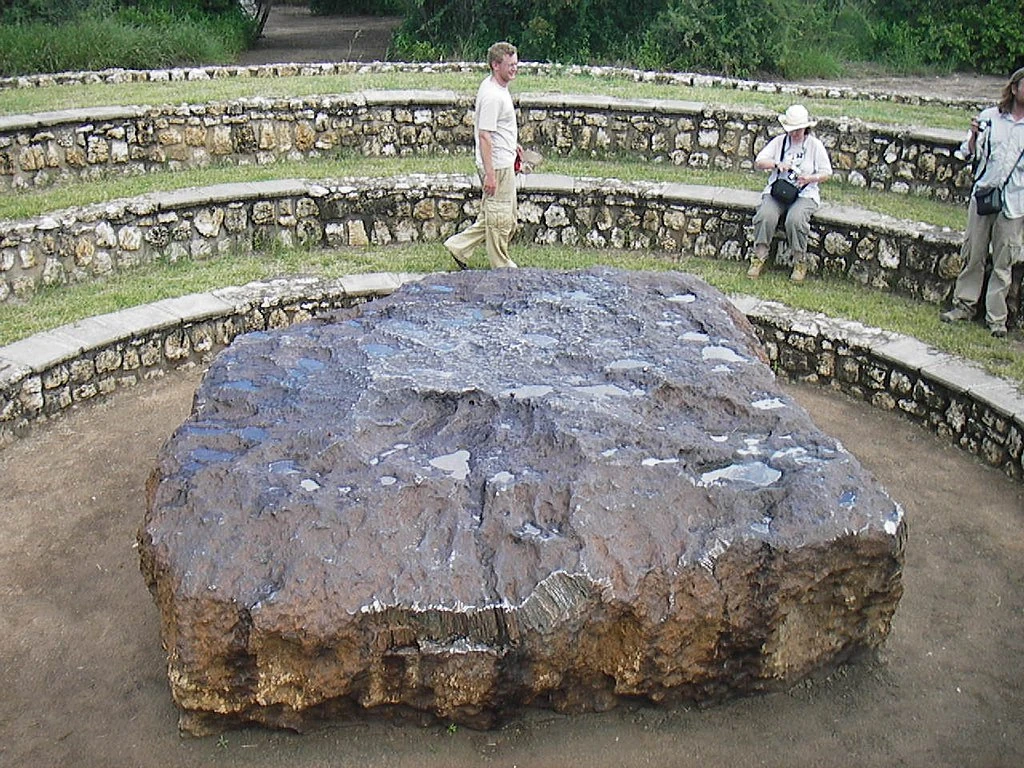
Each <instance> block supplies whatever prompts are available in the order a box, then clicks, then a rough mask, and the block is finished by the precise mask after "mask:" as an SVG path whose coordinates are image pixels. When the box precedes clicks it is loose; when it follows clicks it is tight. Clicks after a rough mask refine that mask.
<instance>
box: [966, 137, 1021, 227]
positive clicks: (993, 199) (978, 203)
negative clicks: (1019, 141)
mask: <svg viewBox="0 0 1024 768" xmlns="http://www.w3.org/2000/svg"><path fill="white" fill-rule="evenodd" d="M1022 157H1024V149H1022V150H1021V152H1020V155H1018V156H1017V162H1016V163H1014V164H1013V165H1011V166H1010V173H1011V174H1012V173H1013V169H1014V168H1016V167H1017V163H1019V162H1020V159H1021V158H1022ZM1009 180H1010V177H1009V176H1007V177H1006V181H1004V182H1003V183H1002V184H1000V185H999V186H998V187H988V188H982V189H978V190H976V191H975V193H974V204H975V207H976V208H977V211H978V215H979V216H991V215H992V214H993V213H999V212H1000V211H1001V210H1003V187H1005V186H1006V184H1007V182H1009Z"/></svg>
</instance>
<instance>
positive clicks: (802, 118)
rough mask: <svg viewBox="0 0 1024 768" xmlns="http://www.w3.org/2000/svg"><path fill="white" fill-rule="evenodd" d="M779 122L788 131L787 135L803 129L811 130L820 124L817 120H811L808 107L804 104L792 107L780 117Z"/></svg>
mask: <svg viewBox="0 0 1024 768" xmlns="http://www.w3.org/2000/svg"><path fill="white" fill-rule="evenodd" d="M779 122H780V123H782V127H783V128H785V129H786V133H789V132H790V131H796V130H799V129H801V128H811V127H813V126H815V125H817V124H818V121H817V120H811V116H810V115H809V114H807V107H805V106H804V105H803V104H794V105H793V106H791V107H790V108H789V109H787V110H786V111H785V113H784V114H781V115H779Z"/></svg>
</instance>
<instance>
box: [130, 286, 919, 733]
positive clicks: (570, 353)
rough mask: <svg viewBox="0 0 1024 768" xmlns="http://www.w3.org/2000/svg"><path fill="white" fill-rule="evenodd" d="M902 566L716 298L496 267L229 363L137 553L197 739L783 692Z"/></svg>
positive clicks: (888, 521)
mask: <svg viewBox="0 0 1024 768" xmlns="http://www.w3.org/2000/svg"><path fill="white" fill-rule="evenodd" d="M904 541H905V524H904V522H903V518H902V512H901V510H900V507H899V506H898V504H897V503H896V502H894V501H893V499H892V498H890V497H889V496H888V495H887V493H886V492H885V491H884V489H882V488H881V487H879V486H878V484H877V483H876V482H875V481H874V480H873V479H872V478H871V476H870V475H869V474H868V473H867V472H866V471H865V470H863V469H862V468H861V467H860V465H859V464H858V462H857V461H856V459H855V458H854V457H853V456H852V455H850V454H849V453H847V452H846V451H845V450H844V449H843V447H842V446H841V445H840V444H838V443H837V442H836V441H835V440H833V439H832V438H830V437H828V436H827V435H825V434H823V433H822V432H821V431H820V430H819V429H817V428H816V427H815V426H814V424H813V423H812V422H811V420H810V418H809V417H808V416H807V414H806V413H805V412H804V411H803V410H802V409H801V408H800V407H799V406H798V405H797V404H796V403H794V402H793V401H792V400H791V399H790V398H789V397H787V396H786V395H785V394H784V393H782V392H781V391H780V390H779V388H778V386H777V383H776V380H775V377H774V375H773V374H772V372H771V370H770V369H769V368H768V367H767V365H766V364H765V362H764V353H763V350H762V349H761V347H760V345H759V344H758V342H757V340H756V337H755V336H754V333H753V330H752V327H751V326H750V325H749V323H748V322H747V321H746V319H745V318H744V317H743V316H742V315H741V314H740V313H739V312H738V311H737V310H736V309H735V308H734V306H733V305H732V304H730V303H729V301H728V300H726V299H725V298H724V297H723V296H722V295H721V294H719V293H718V292H717V291H715V290H714V289H712V288H710V287H709V286H708V285H707V284H705V283H703V282H702V281H700V280H698V279H696V278H693V277H690V276H686V275H681V274H677V273H627V272H618V271H613V270H605V269H597V270H592V271H587V272H573V273H554V272H546V271H539V270H529V269H523V270H516V271H483V272H475V271H471V272H463V273H452V274H447V275H431V276H427V277H425V278H423V279H422V280H421V281H419V282H416V283H411V284H407V285H405V286H403V287H402V288H400V289H399V290H398V291H397V292H396V293H395V294H394V295H393V296H391V297H387V298H383V299H378V300H375V301H371V302H368V303H365V304H361V305H359V306H357V307H353V308H351V309H348V310H342V311H339V312H336V313H334V314H331V315H328V316H325V317H323V318H320V319H317V320H313V321H310V322H308V323H303V324H299V325H294V326H290V327H288V328H284V329H281V330H274V331H261V332H258V333H253V334H249V335H247V336H243V337H240V338H239V339H237V340H236V341H235V342H234V344H233V345H232V346H231V347H230V348H229V349H227V350H225V351H224V352H223V353H221V355H220V356H218V358H217V359H216V360H215V362H214V363H213V365H212V367H211V368H210V371H209V373H208V374H207V376H206V379H205V380H204V382H203V384H202V385H201V387H200V389H199V391H198V393H197V395H196V399H195V404H194V410H193V413H192V416H191V417H190V418H189V420H188V421H187V422H186V423H185V424H184V425H182V427H181V428H180V429H178V430H177V431H176V432H175V434H174V435H173V437H172V438H171V439H170V440H169V441H168V443H167V444H166V446H165V448H164V449H163V450H162V452H161V454H160V457H159V459H158V463H157V466H156V468H155V470H154V473H153V476H152V478H151V481H150V483H149V486H148V509H147V514H146V518H145V521H144V523H143V525H142V528H141V530H140V555H141V564H142V571H143V573H144V576H145V578H146V581H147V583H148V586H149V588H150V590H151V591H152V594H153V596H154V598H155V600H156V603H157V605H158V607H159V610H160V614H161V621H162V635H163V643H164V647H165V648H166V649H167V652H168V657H169V659H168V660H169V665H168V671H169V679H170V685H171V689H172V692H173V695H174V699H175V701H176V702H177V704H178V705H179V706H180V708H181V711H182V721H181V722H182V727H183V728H185V729H186V730H189V731H191V732H195V733H202V732H206V731H208V730H210V729H217V728H221V727H224V726H225V725H231V724H238V723H247V722H255V723H262V724H266V725H272V726H282V727H291V728H301V727H302V726H303V725H304V724H305V723H307V722H308V721H309V720H311V719H316V718H319V717H321V716H324V715H326V714H330V713H335V714H336V713H339V712H348V713H352V712H357V711H359V710H363V709H365V710H383V711H389V712H390V711H395V710H399V711H410V710H418V711H421V712H426V713H429V714H432V715H435V716H437V717H439V718H444V719H445V720H447V721H451V722H458V723H465V724H468V725H474V726H488V725H492V724H494V723H495V722H497V721H498V720H499V719H500V718H501V717H502V716H505V715H507V714H509V713H514V712H515V710H516V709H517V708H519V707H523V706H530V705H535V706H550V707H554V708H556V709H558V710H560V711H565V712H580V711H587V710H594V709H604V708H607V707H610V706H614V705H615V704H616V702H618V701H619V700H620V699H622V698H624V697H643V698H646V699H649V700H651V701H656V702H678V701H698V702H705V701H714V700H718V699H721V698H722V697H725V696H729V695H734V694H741V693H749V692H754V691H765V690H773V689H776V688H779V687H786V686H789V685H792V684H793V683H795V682H796V681H798V680H800V679H802V678H804V677H805V676H807V675H810V674H815V673H818V672H821V671H826V670H829V669H831V668H832V667H833V666H834V665H836V664H838V663H841V662H843V661H845V660H848V659H850V658H851V657H853V656H855V655H856V654H857V653H859V652H861V651H863V650H865V649H870V648H872V647H875V646H877V645H879V644H880V643H882V642H883V640H884V639H885V637H886V636H887V634H888V632H889V628H890V622H891V620H892V617H893V614H894V611H895V610H896V607H897V604H898V601H899V598H900V596H901V593H902V585H901V571H902V564H903V557H904V553H903V551H904Z"/></svg>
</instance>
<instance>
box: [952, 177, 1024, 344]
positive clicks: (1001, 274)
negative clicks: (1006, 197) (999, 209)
mask: <svg viewBox="0 0 1024 768" xmlns="http://www.w3.org/2000/svg"><path fill="white" fill-rule="evenodd" d="M1022 249H1024V219H1008V218H1006V216H1005V215H1004V214H1002V213H994V214H991V215H990V216H979V215H978V208H977V203H976V202H975V200H974V197H973V195H972V196H971V203H970V205H969V206H968V207H967V232H966V233H965V234H964V244H963V248H962V249H961V251H960V253H961V255H962V256H963V259H964V266H963V269H961V270H960V274H959V275H958V276H957V278H956V286H955V287H954V288H953V304H954V306H958V307H960V308H962V309H964V310H966V311H968V312H970V313H971V314H972V315H973V314H974V312H975V308H976V307H977V305H978V301H979V300H980V299H981V288H982V286H983V285H984V284H985V263H986V262H987V261H988V259H989V257H990V256H991V259H992V271H991V273H990V274H989V277H988V289H987V290H986V291H985V323H986V324H987V325H988V327H989V328H1006V314H1007V311H1006V295H1007V292H1008V291H1009V289H1010V281H1011V280H1012V274H1013V265H1014V264H1015V263H1017V262H1019V261H1020V260H1021V259H1024V250H1022Z"/></svg>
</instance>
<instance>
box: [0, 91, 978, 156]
mask: <svg viewBox="0 0 1024 768" xmlns="http://www.w3.org/2000/svg"><path fill="white" fill-rule="evenodd" d="M2 87H3V86H2V84H0V89H2ZM473 98H474V97H473V96H472V94H469V93H459V92H456V91H451V90H380V89H376V90H364V91H351V92H347V93H334V94H322V95H316V96H304V97H286V96H285V97H264V96H247V97H241V98H238V99H230V100H225V101H213V102H203V103H196V104H151V105H134V104H130V105H120V106H97V107H79V108H73V109H64V110H53V111H47V112H33V113H27V114H16V115H0V132H14V131H33V130H41V129H45V128H53V127H56V126H60V125H67V124H84V123H90V122H102V121H105V120H131V119H137V118H142V117H146V116H154V115H166V114H173V115H182V116H194V115H201V114H204V113H205V112H207V111H209V110H211V109H215V110H217V111H230V109H231V107H232V105H234V106H236V107H239V108H242V109H248V108H254V107H255V108H264V109H266V108H270V107H272V106H273V105H275V104H282V105H287V106H289V107H293V108H294V107H295V106H304V107H311V106H316V107H321V108H331V107H338V106H343V107H373V106H401V105H412V104H416V105H424V106H465V107H466V108H467V109H470V108H471V107H472V105H473ZM515 101H516V104H517V106H518V107H519V108H520V109H564V108H572V109H595V110H610V111H612V110H614V111H619V112H629V113H640V114H644V113H648V114H660V115H700V114H702V113H704V112H705V111H707V110H709V109H710V110H720V111H723V112H727V113H735V114H738V115H748V116H756V117H758V118H760V119H763V120H768V121H769V122H770V120H771V118H774V117H775V115H776V112H775V111H773V110H770V109H766V108H764V107H758V106H746V107H735V106H732V105H719V104H714V103H713V102H703V101H685V100H679V99H626V98H621V97H617V96H604V95H601V94H573V93H530V92H525V93H518V94H515ZM818 122H819V123H824V124H826V125H832V126H836V127H837V128H838V129H839V130H840V132H843V131H848V130H849V129H850V127H851V126H856V127H858V128H859V129H862V130H866V131H869V132H884V133H886V134H889V135H892V136H903V137H906V138H909V139H912V140H922V141H927V142H935V143H940V144H948V145H950V146H959V145H960V142H961V141H962V140H963V135H964V133H963V131H955V130H949V129H945V128H927V127H925V128H921V127H917V126H900V125H894V124H888V123H872V122H867V121H864V120H860V119H857V118H849V117H838V118H835V117H827V116H826V117H820V118H818Z"/></svg>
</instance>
